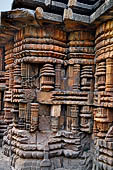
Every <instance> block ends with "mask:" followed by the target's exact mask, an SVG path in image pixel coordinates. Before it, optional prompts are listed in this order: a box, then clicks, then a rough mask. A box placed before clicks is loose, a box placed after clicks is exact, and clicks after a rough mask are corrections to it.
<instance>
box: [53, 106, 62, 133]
mask: <svg viewBox="0 0 113 170" xmlns="http://www.w3.org/2000/svg"><path fill="white" fill-rule="evenodd" d="M60 115H61V105H53V106H52V107H51V129H52V131H53V132H57V131H58V128H59V117H60Z"/></svg>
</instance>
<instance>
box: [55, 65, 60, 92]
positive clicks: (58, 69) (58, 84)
mask: <svg viewBox="0 0 113 170" xmlns="http://www.w3.org/2000/svg"><path fill="white" fill-rule="evenodd" d="M55 72H56V77H55V79H56V82H55V90H60V86H61V64H56V66H55Z"/></svg>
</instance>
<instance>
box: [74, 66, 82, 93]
mask: <svg viewBox="0 0 113 170" xmlns="http://www.w3.org/2000/svg"><path fill="white" fill-rule="evenodd" d="M73 78H74V82H73V90H80V64H74V66H73Z"/></svg>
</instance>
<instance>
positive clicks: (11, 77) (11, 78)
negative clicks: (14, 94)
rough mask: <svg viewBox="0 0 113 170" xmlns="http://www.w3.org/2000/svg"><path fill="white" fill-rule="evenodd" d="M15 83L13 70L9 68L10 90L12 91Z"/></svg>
mask: <svg viewBox="0 0 113 170" xmlns="http://www.w3.org/2000/svg"><path fill="white" fill-rule="evenodd" d="M13 81H14V77H13V68H12V67H10V68H9V89H12V88H13Z"/></svg>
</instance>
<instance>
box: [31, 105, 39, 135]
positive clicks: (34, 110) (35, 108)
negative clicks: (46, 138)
mask: <svg viewBox="0 0 113 170" xmlns="http://www.w3.org/2000/svg"><path fill="white" fill-rule="evenodd" d="M38 113H39V104H38V103H31V131H32V132H33V131H35V130H37V128H38Z"/></svg>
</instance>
